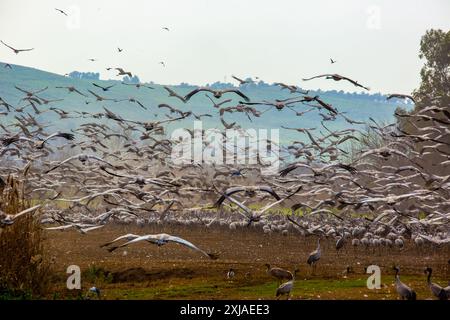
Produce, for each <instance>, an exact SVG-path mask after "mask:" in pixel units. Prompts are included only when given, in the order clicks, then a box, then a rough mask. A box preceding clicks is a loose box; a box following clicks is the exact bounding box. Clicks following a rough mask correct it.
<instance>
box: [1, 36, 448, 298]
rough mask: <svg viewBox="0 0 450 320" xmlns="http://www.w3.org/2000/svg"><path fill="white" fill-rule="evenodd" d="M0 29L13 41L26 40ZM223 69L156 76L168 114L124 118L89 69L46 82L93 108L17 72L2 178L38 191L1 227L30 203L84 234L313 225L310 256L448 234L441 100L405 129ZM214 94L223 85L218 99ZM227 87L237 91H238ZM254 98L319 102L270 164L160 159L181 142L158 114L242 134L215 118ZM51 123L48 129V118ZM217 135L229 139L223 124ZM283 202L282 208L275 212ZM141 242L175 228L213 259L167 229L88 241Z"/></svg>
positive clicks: (52, 223) (248, 110)
mask: <svg viewBox="0 0 450 320" xmlns="http://www.w3.org/2000/svg"><path fill="white" fill-rule="evenodd" d="M167 31H168V29H167ZM2 43H3V44H4V45H5V46H7V47H9V48H10V49H11V50H13V51H14V53H16V54H17V53H19V52H21V51H24V50H20V49H15V48H13V47H11V46H9V45H7V44H6V43H4V42H3V41H2ZM26 50H32V49H26ZM332 63H334V61H332ZM10 68H11V66H10ZM115 69H116V70H117V71H118V72H119V74H118V75H129V76H131V72H129V71H125V70H124V69H123V68H119V67H117V68H115ZM11 72H13V70H12V71H11ZM318 77H322V78H326V79H330V80H334V81H342V80H343V81H347V82H349V83H351V84H353V85H354V86H356V87H360V88H363V89H365V90H369V88H368V87H366V86H363V85H361V84H360V83H359V82H357V81H354V80H352V79H350V78H347V77H344V76H341V75H338V74H324V75H319V76H315V77H312V78H308V79H304V80H305V81H309V80H312V79H314V78H318ZM234 79H236V80H237V81H239V86H236V87H232V88H229V89H225V90H216V89H212V88H209V87H200V88H197V89H195V90H193V91H191V92H189V93H187V94H186V95H181V94H179V93H177V92H176V91H174V90H173V89H172V88H170V87H164V88H165V90H166V91H167V93H168V97H167V102H166V103H164V104H160V105H159V106H157V107H159V108H167V109H169V110H170V114H171V115H167V116H166V118H164V119H161V120H157V121H156V120H155V121H145V120H131V119H125V118H123V117H122V116H121V115H120V114H118V113H115V112H113V111H111V110H110V109H111V108H108V107H105V106H103V103H111V104H113V103H115V102H117V101H123V99H122V100H121V99H120V97H116V96H114V89H112V87H113V86H110V87H102V86H100V85H98V84H95V83H94V84H93V86H92V88H91V89H92V90H91V89H89V90H88V92H83V90H81V89H77V88H76V87H74V86H68V87H57V88H62V89H65V90H67V93H66V94H67V95H70V94H78V95H81V96H84V97H88V96H89V95H90V96H92V97H93V98H94V100H95V101H96V102H101V103H102V106H103V109H102V110H100V111H99V106H98V105H97V106H96V105H95V102H93V103H92V104H93V105H94V106H92V107H91V106H89V107H86V108H84V107H80V110H67V109H65V108H64V107H63V105H61V107H59V108H58V107H56V105H58V104H61V103H62V101H63V100H64V97H65V96H64V95H63V94H61V97H59V98H58V99H56V100H50V99H49V98H45V93H46V90H47V88H37V89H25V88H22V87H19V86H16V89H17V92H20V94H22V95H23V96H22V97H21V99H20V101H19V102H18V103H13V102H11V101H6V100H4V99H3V98H1V97H0V108H1V114H2V117H4V118H3V119H8V120H6V121H3V120H2V121H0V129H1V132H0V141H1V147H0V161H1V164H0V165H1V167H0V174H1V175H0V190H3V189H5V188H8V176H12V177H14V178H15V179H18V180H20V181H22V182H23V184H24V190H25V193H26V196H27V198H29V199H33V200H35V201H39V203H40V204H38V205H36V206H34V207H32V208H29V209H27V210H25V211H23V212H20V213H18V214H16V215H10V214H6V213H4V212H0V228H7V227H8V226H9V225H11V224H13V223H14V221H16V219H17V218H18V217H20V216H22V215H25V214H33V213H34V212H38V211H39V212H40V213H41V221H42V224H44V225H49V226H48V227H46V229H48V230H66V229H70V228H72V229H76V230H78V231H80V233H82V234H84V233H87V232H95V230H97V229H99V228H102V227H104V226H105V225H106V224H107V223H137V224H139V225H144V224H158V225H162V226H164V225H166V224H167V225H168V224H176V225H185V226H190V225H194V224H200V225H204V226H206V227H214V226H228V227H229V228H230V229H232V230H235V229H241V230H243V231H244V232H245V230H248V229H249V228H252V229H255V230H261V232H262V233H264V234H271V233H274V232H280V233H281V234H283V235H287V234H290V233H292V234H295V235H298V236H299V237H302V236H303V237H306V236H316V237H317V239H318V240H317V249H316V250H315V251H314V252H312V253H311V254H310V256H309V257H308V259H307V263H308V264H309V265H311V266H312V267H313V268H314V267H315V266H316V265H317V263H318V262H319V260H320V258H321V249H320V239H323V238H334V239H335V240H336V250H340V249H341V248H342V247H344V246H347V245H351V246H355V247H366V248H369V247H373V248H376V247H384V248H386V249H388V250H394V249H396V250H398V249H401V248H403V247H404V246H405V245H406V242H408V243H410V244H411V245H416V246H422V247H423V246H428V247H429V248H431V247H433V246H436V247H437V246H446V245H448V244H449V242H450V234H449V231H450V230H449V219H450V213H449V208H450V200H449V199H450V197H449V191H450V175H446V176H445V175H442V173H443V172H445V169H446V168H447V169H448V165H449V164H450V153H449V146H450V139H449V137H450V113H449V110H448V108H446V107H440V106H430V107H427V108H423V109H421V110H416V111H414V112H412V113H405V114H397V116H398V117H399V118H400V119H401V120H402V121H404V123H407V124H409V128H410V129H411V128H412V129H411V132H408V131H407V130H406V129H405V128H404V127H400V126H399V125H398V124H397V123H394V124H389V125H381V124H379V123H377V122H376V121H375V120H373V119H368V120H367V121H360V120H358V121H357V120H354V119H351V118H350V117H349V116H348V115H344V113H343V112H341V111H340V110H339V109H340V107H338V106H333V105H331V104H330V103H327V102H326V101H324V100H323V99H322V98H320V97H319V96H310V95H309V92H304V91H302V90H301V89H300V88H299V87H297V86H295V85H287V84H283V83H277V84H276V85H278V86H280V89H281V90H288V91H289V92H290V93H291V94H292V95H293V97H292V98H289V99H277V100H274V101H254V100H252V97H251V96H248V95H246V94H244V93H243V92H242V91H243V90H241V89H240V88H241V87H245V85H246V84H247V83H248V82H249V81H250V80H241V79H239V78H237V77H234ZM118 85H120V83H119V84H118ZM124 85H130V84H128V83H124ZM133 85H135V86H136V90H138V89H139V88H140V87H148V88H149V89H152V87H149V86H148V85H146V84H133ZM98 90H101V92H99V91H98ZM61 93H62V91H61ZM200 93H202V94H204V96H202V97H203V98H204V99H208V100H209V101H211V111H210V112H209V113H207V114H202V115H197V114H195V113H194V112H190V111H186V110H183V109H182V108H181V109H177V108H175V107H173V106H171V101H173V99H177V100H179V101H181V102H182V103H184V104H187V103H189V100H190V99H191V98H192V97H193V96H194V95H199V94H200ZM149 94H151V91H149ZM224 95H226V96H227V97H229V98H230V99H227V100H222V101H220V99H221V98H222V97H223V96H224ZM231 98H237V99H238V100H241V99H242V101H239V102H238V103H236V102H233V101H234V100H232V99H231ZM392 98H401V99H408V98H409V99H413V98H412V97H410V96H406V95H401V94H393V95H389V96H388V99H392ZM125 100H128V101H129V102H130V104H129V105H128V107H129V108H134V107H136V104H137V105H138V106H139V107H141V108H143V109H146V110H147V109H148V107H145V106H144V104H143V103H141V102H140V101H137V100H135V99H125ZM261 107H263V108H265V109H266V108H268V107H269V108H275V109H276V110H278V111H279V112H291V113H292V116H294V117H296V116H298V117H299V118H298V119H299V123H300V124H301V122H302V121H301V116H302V115H303V114H304V113H306V112H318V113H320V114H321V115H322V117H323V121H321V122H320V123H318V124H317V128H302V127H299V128H287V129H291V130H295V131H297V132H298V135H299V141H295V142H293V143H292V144H290V145H282V146H280V150H281V153H282V155H283V158H285V159H288V160H285V161H284V162H283V164H284V166H283V168H282V169H281V170H280V171H279V173H278V174H273V175H263V174H261V173H260V169H261V167H264V166H265V165H267V164H264V163H262V162H261V161H260V159H259V158H258V159H257V160H258V161H256V162H257V164H248V165H245V164H239V165H236V164H235V165H231V164H216V165H209V164H201V165H199V164H196V163H189V164H183V165H179V164H174V163H173V162H171V156H172V150H173V148H175V147H176V145H177V144H178V143H182V142H180V141H172V140H171V139H169V138H168V137H167V135H166V134H165V133H166V125H167V124H168V123H171V124H172V125H173V124H174V123H175V124H176V123H177V121H180V120H182V119H189V118H192V119H200V118H201V117H210V118H217V122H218V123H222V124H223V126H224V128H226V129H229V128H234V129H239V128H240V129H241V132H242V134H243V135H245V130H242V128H241V127H240V126H239V124H238V123H237V122H233V123H227V122H226V120H225V117H226V115H227V113H234V112H239V113H244V114H245V115H246V116H247V117H248V118H250V119H252V120H256V118H260V117H262V116H263V114H264V112H261V109H260V108H261ZM305 108H307V109H305ZM96 109H97V110H96ZM44 112H54V113H56V114H57V115H59V121H58V123H53V124H49V123H47V122H46V121H45V117H43V116H39V117H38V115H42V114H43V113H44ZM173 114H175V115H176V116H172V115H173ZM339 117H341V118H342V119H344V120H345V121H346V122H347V123H349V128H347V129H344V130H330V129H329V128H328V127H327V125H326V122H332V121H335V120H336V119H338V118H339ZM72 118H82V119H83V120H84V122H83V123H82V124H81V125H80V126H79V127H78V128H76V129H72V130H70V131H69V132H64V131H61V130H62V129H60V128H64V127H65V126H64V122H65V121H70V120H71V119H72ZM219 119H220V122H219ZM418 123H421V125H420V126H419V125H418ZM281 125H282V124H280V126H281ZM52 126H54V127H55V129H54V130H55V131H54V132H49V129H48V128H51V127H52ZM364 127H367V128H370V130H371V132H372V134H373V135H374V137H375V138H376V139H377V141H379V144H378V145H377V146H376V147H370V146H365V145H364V144H361V147H360V149H359V150H356V151H354V152H350V151H348V149H347V150H345V147H346V146H348V144H349V143H350V142H351V141H353V142H356V143H358V142H361V141H362V140H363V138H364V135H365V134H366V133H365V132H364V131H363V130H361V128H364ZM412 131H414V132H412ZM192 136H194V132H192ZM221 142H222V144H226V143H227V141H226V137H224V139H223V141H221ZM265 142H270V141H265ZM287 162H290V163H287ZM446 172H447V173H448V170H447V171H446ZM62 204H68V205H62ZM194 204H195V205H194ZM286 208H289V212H290V214H286V212H285V209H286ZM138 242H145V243H149V244H155V245H158V246H162V245H165V244H167V243H169V242H175V243H178V244H181V245H183V246H186V247H187V248H189V249H192V250H195V251H196V252H198V253H200V254H202V255H203V256H205V257H206V258H208V259H220V255H219V254H217V253H214V252H206V251H205V250H203V249H201V248H200V247H201V246H197V245H194V244H193V243H191V242H189V241H188V240H186V239H183V238H180V237H177V236H173V235H169V234H165V233H162V234H150V235H137V234H125V235H120V236H118V237H117V238H116V239H112V240H111V241H110V242H108V243H105V244H99V245H101V246H102V247H105V248H107V249H108V251H109V252H112V251H114V250H116V249H118V248H123V247H125V246H129V245H133V244H135V243H138ZM105 254H108V253H107V252H105ZM267 268H268V273H269V274H271V275H273V276H274V277H276V278H277V279H280V280H287V282H284V283H282V284H281V285H280V286H279V288H278V289H277V296H280V295H283V294H288V295H289V293H290V291H291V289H292V287H293V285H294V280H295V273H294V274H292V273H291V272H289V271H286V270H283V269H280V268H275V267H270V265H268V266H267ZM396 272H397V274H396V288H397V291H398V293H399V295H400V296H401V298H406V299H414V298H415V293H414V291H413V290H412V289H411V288H409V287H407V286H406V285H405V284H403V283H402V282H401V281H400V278H399V276H398V272H399V269H398V268H397V267H396ZM427 272H428V282H429V285H430V289H431V290H432V292H433V294H434V295H435V296H436V297H437V298H439V299H448V298H449V296H450V287H446V288H443V287H440V286H438V285H437V284H434V283H432V282H431V280H430V278H431V273H432V270H431V269H427ZM227 276H228V277H229V278H232V277H234V271H233V270H230V271H229V272H228V274H227Z"/></svg>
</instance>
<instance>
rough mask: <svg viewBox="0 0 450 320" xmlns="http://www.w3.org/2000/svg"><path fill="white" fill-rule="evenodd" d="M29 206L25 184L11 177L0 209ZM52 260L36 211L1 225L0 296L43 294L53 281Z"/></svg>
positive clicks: (16, 209)
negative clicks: (35, 215)
mask: <svg viewBox="0 0 450 320" xmlns="http://www.w3.org/2000/svg"><path fill="white" fill-rule="evenodd" d="M29 207H30V203H29V202H28V201H27V200H25V199H24V197H23V185H22V186H21V184H20V183H19V182H18V181H17V180H15V179H14V178H12V177H8V179H7V182H6V185H5V186H4V188H3V190H2V192H1V194H0V210H2V211H3V212H5V213H7V214H16V213H18V212H20V211H22V210H25V209H27V208H29ZM50 277H51V274H50V263H49V261H48V259H46V254H45V251H44V247H43V230H42V228H41V225H40V223H39V221H38V220H37V219H36V218H35V217H34V216H33V215H25V216H22V217H20V218H18V219H17V220H16V221H15V222H14V224H12V225H8V226H6V227H4V228H0V299H14V298H21V299H30V298H37V297H40V296H44V295H45V294H46V293H47V292H48V287H49V283H50Z"/></svg>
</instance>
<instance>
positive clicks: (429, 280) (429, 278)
mask: <svg viewBox="0 0 450 320" xmlns="http://www.w3.org/2000/svg"><path fill="white" fill-rule="evenodd" d="M427 273H428V277H427V282H428V284H430V283H431V273H432V271H431V270H427Z"/></svg>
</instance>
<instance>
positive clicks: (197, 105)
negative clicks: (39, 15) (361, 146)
mask: <svg viewBox="0 0 450 320" xmlns="http://www.w3.org/2000/svg"><path fill="white" fill-rule="evenodd" d="M92 82H95V83H97V84H99V85H101V86H109V85H115V86H114V87H113V88H111V89H110V90H109V91H108V92H103V91H102V90H101V89H99V88H96V87H94V86H93V85H92ZM150 85H151V86H152V87H154V90H151V89H148V88H140V89H137V88H136V87H134V86H126V85H123V84H121V81H120V80H107V81H105V80H95V81H92V80H85V79H75V78H71V77H64V76H61V75H57V74H53V73H49V72H46V71H42V70H38V69H34V68H28V67H23V66H19V65H12V70H11V69H9V68H3V67H1V68H0V97H1V98H3V100H5V101H7V102H8V103H10V104H12V105H13V106H16V105H20V104H19V100H20V99H21V98H22V97H23V93H22V92H20V91H18V90H17V89H15V88H14V86H19V87H21V88H23V89H29V90H38V89H41V88H44V87H48V90H46V91H44V92H43V93H42V94H40V95H39V96H41V97H43V98H45V99H49V100H50V99H64V100H63V101H59V102H54V103H51V104H49V105H48V106H45V108H48V107H50V106H53V107H58V108H61V109H64V110H66V111H73V110H76V111H80V112H81V111H87V112H93V113H95V112H102V111H103V108H102V107H103V106H105V107H107V108H108V109H110V110H111V111H113V112H117V113H118V114H120V115H121V116H122V117H123V118H125V119H132V120H140V121H145V120H148V121H150V120H155V119H163V118H165V114H166V113H167V109H159V108H158V105H159V104H161V103H167V104H169V105H172V106H174V107H176V108H179V109H182V110H185V111H193V112H194V113H196V114H202V113H210V114H212V115H213V117H212V118H203V123H204V127H205V128H211V127H217V128H222V127H223V126H222V124H221V123H220V118H219V115H218V110H217V109H214V108H213V107H212V104H211V102H210V101H209V99H207V98H206V97H205V95H204V94H198V95H196V96H194V97H193V98H192V99H191V100H190V101H189V103H187V104H184V103H182V102H181V101H179V100H178V99H176V98H173V97H168V94H167V92H166V90H164V88H163V87H162V85H158V84H153V83H152V84H150ZM57 86H74V87H76V88H77V89H78V90H79V91H81V92H82V93H84V94H85V95H86V96H87V97H83V96H81V95H79V94H77V93H70V94H69V93H68V92H67V90H64V89H56V88H55V87H57ZM169 86H170V87H171V88H172V89H174V90H175V91H176V92H178V93H180V94H182V95H184V94H186V93H187V92H189V91H190V90H192V89H193V88H195V86H193V85H189V84H182V85H173V86H172V85H169ZM211 86H212V87H230V86H233V84H224V83H214V84H211ZM336 87H339V86H338V85H336ZM88 89H89V90H91V91H93V92H95V93H97V94H99V95H101V96H103V97H106V98H111V99H116V100H121V99H127V98H130V97H134V98H135V99H137V100H139V101H140V102H142V103H143V104H144V105H145V106H146V107H147V108H148V110H147V111H146V110H143V109H142V108H140V107H139V106H138V105H137V104H135V103H130V102H127V101H125V102H117V103H116V102H113V101H103V102H97V101H95V98H94V97H93V96H92V95H91V94H90V93H89V92H88ZM240 90H241V91H242V92H243V93H244V94H246V95H247V96H248V97H250V99H251V100H252V101H261V100H269V101H273V100H275V99H285V98H288V97H292V96H293V95H291V94H290V93H289V92H288V91H287V90H281V88H280V87H278V86H274V85H271V84H267V83H264V82H260V83H256V84H246V85H243V86H241V87H240ZM309 95H319V96H320V98H321V99H323V100H324V101H326V102H327V103H330V104H332V105H333V106H334V107H335V108H337V109H338V110H339V111H340V112H345V113H346V116H348V117H350V118H351V119H353V120H357V121H367V120H368V119H369V117H372V118H373V119H375V120H377V121H381V122H392V121H393V120H394V116H393V113H394V110H395V109H396V107H398V106H401V107H403V108H406V109H410V108H412V106H411V105H407V104H404V103H403V101H399V100H397V101H392V102H390V101H386V100H385V96H383V95H381V94H372V95H369V94H358V93H344V92H343V91H340V92H338V91H316V92H310V93H309ZM226 98H233V101H232V102H231V103H229V104H227V105H226V106H231V105H233V104H234V105H235V104H236V103H238V101H239V99H237V98H236V96H234V95H232V94H230V95H225V96H224V99H226ZM222 100H223V99H222ZM22 104H24V103H23V102H22ZM309 108H310V107H308V106H304V105H298V106H297V107H295V109H296V110H297V111H304V110H307V109H309ZM265 109H266V108H265V107H258V110H265ZM26 110H27V111H29V112H32V109H31V108H29V109H26ZM1 119H2V122H3V121H4V122H10V121H13V119H12V118H11V117H8V118H6V117H5V116H2V118H1ZM39 119H40V120H44V121H45V122H48V123H49V124H50V125H51V126H53V127H54V128H59V129H62V128H65V129H68V128H75V127H77V126H78V125H79V124H80V123H81V122H82V121H87V120H86V119H69V120H65V121H58V120H59V117H58V116H57V115H56V114H55V113H54V112H46V113H43V114H41V115H39ZM225 119H226V121H227V122H234V121H238V123H239V124H240V125H241V126H242V127H244V128H248V127H252V128H279V127H280V126H281V125H284V126H287V127H305V128H311V127H318V128H319V127H320V121H321V120H322V117H321V116H320V115H319V114H318V112H317V111H316V110H315V111H313V112H309V113H306V114H305V115H303V116H301V117H298V116H296V115H295V113H294V112H293V111H291V110H288V109H286V110H283V111H277V110H275V109H271V110H269V111H267V112H266V113H264V114H263V115H262V116H261V117H260V118H252V122H251V121H249V119H248V118H247V117H246V115H245V114H240V113H233V114H229V113H227V114H225ZM89 121H91V120H89ZM103 121H104V120H103ZM193 121H194V120H193V118H189V119H186V120H183V121H181V122H177V123H176V124H174V125H171V126H169V128H168V130H169V131H170V129H173V128H175V127H180V126H183V127H192V126H193ZM326 125H327V127H328V128H330V129H342V128H348V127H350V125H349V124H348V123H347V122H345V121H344V120H343V118H341V117H339V118H337V119H336V120H335V121H328V122H326ZM280 139H281V140H282V142H288V141H291V140H303V139H304V136H303V134H299V133H296V132H293V131H288V130H281V131H280Z"/></svg>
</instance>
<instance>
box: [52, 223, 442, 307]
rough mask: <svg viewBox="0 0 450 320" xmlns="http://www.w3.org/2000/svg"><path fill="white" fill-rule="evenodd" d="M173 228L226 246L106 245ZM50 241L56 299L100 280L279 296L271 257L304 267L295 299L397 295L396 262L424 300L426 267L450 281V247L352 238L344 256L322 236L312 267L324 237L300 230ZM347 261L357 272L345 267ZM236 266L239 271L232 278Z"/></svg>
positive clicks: (126, 294)
mask: <svg viewBox="0 0 450 320" xmlns="http://www.w3.org/2000/svg"><path fill="white" fill-rule="evenodd" d="M162 232H165V233H169V234H172V235H177V236H180V237H183V238H185V239H187V240H188V241H191V242H192V243H194V244H196V245H197V246H198V247H200V248H202V249H204V250H205V251H207V252H219V253H220V257H219V259H217V260H209V259H208V258H206V257H204V256H202V255H201V254H199V253H198V252H194V251H192V250H190V249H188V248H186V247H184V246H181V245H178V244H175V243H169V244H167V245H164V246H162V247H157V246H155V245H151V244H147V243H138V244H135V245H132V246H129V247H126V248H121V249H118V250H116V251H115V252H113V253H110V252H108V251H107V250H106V249H105V248H100V247H99V245H100V244H102V243H105V242H108V241H111V240H112V239H114V238H116V237H117V236H120V235H123V234H125V233H136V234H140V235H143V234H149V233H152V234H153V233H162ZM46 247H47V249H48V250H49V252H50V256H51V257H52V259H53V260H54V266H53V268H54V272H55V277H54V280H53V288H52V289H53V290H52V291H53V292H54V293H53V294H52V295H50V296H49V297H48V298H49V299H52V298H53V299H67V298H70V299H73V298H80V297H81V295H85V294H86V292H87V291H88V288H90V287H91V286H93V285H95V286H97V287H98V288H99V289H100V290H101V292H102V296H103V298H104V299H274V298H275V291H276V288H277V286H278V283H277V280H276V279H274V278H271V277H270V276H268V275H267V274H266V272H265V270H266V269H265V266H264V264H265V263H270V264H271V265H273V266H278V267H283V268H286V269H289V270H291V271H293V270H294V269H295V268H299V269H300V272H299V275H298V277H297V281H296V282H295V286H294V289H293V290H292V296H291V298H292V299H377V300H378V299H397V294H396V291H395V288H394V287H393V283H394V276H393V271H392V266H393V265H394V264H396V265H399V266H400V268H401V279H402V281H403V282H405V283H406V284H408V285H410V286H411V287H412V288H413V289H414V290H415V291H416V292H417V297H418V299H430V298H432V295H431V293H430V291H429V288H428V287H427V285H426V277H425V274H424V273H423V270H424V268H425V267H427V266H431V267H432V268H433V282H436V283H439V284H440V285H441V286H447V282H448V281H449V280H450V266H449V265H448V262H447V261H448V260H449V258H450V249H449V246H447V247H442V248H431V247H428V246H424V247H422V248H416V247H415V246H412V245H408V244H407V245H406V247H405V248H404V249H402V250H400V249H398V248H384V247H383V248H377V249H375V250H373V249H372V248H370V249H366V248H362V247H360V248H356V249H355V248H353V247H351V244H350V242H348V243H347V244H346V246H345V247H344V249H342V250H341V252H339V255H338V254H337V253H336V250H335V249H334V240H333V239H330V240H324V241H323V243H322V258H321V259H320V262H319V264H318V266H317V269H316V270H315V272H314V274H312V270H311V268H310V267H309V266H308V265H307V264H306V259H307V257H308V255H309V253H310V252H311V251H313V250H314V249H315V247H316V237H308V238H304V237H301V236H299V235H295V234H293V233H291V234H289V235H287V236H283V235H281V234H275V233H274V234H271V235H268V234H263V233H262V231H260V230H254V229H252V228H249V229H244V230H243V229H241V230H239V229H238V230H229V229H228V228H222V227H218V226H216V227H211V228H208V229H207V228H204V227H201V226H189V227H185V226H174V225H169V226H168V225H164V226H157V225H153V226H145V227H138V226H136V225H107V226H105V227H104V228H102V229H99V230H95V231H92V232H90V233H88V234H85V235H82V234H80V233H79V232H77V231H63V232H60V231H48V232H47V239H46ZM371 264H376V265H378V266H380V267H381V272H382V288H381V289H379V290H369V289H368V288H367V287H366V281H367V278H368V276H369V274H365V271H364V267H367V266H368V265H371ZM69 265H78V266H80V268H81V270H82V290H81V291H79V290H78V291H77V290H72V291H69V290H67V289H66V280H67V277H68V275H67V274H66V273H65V272H66V269H67V267H68V266H69ZM347 266H351V267H352V268H353V271H354V273H350V274H345V273H344V270H346V267H347ZM229 268H233V269H235V270H236V276H235V278H234V279H232V280H228V279H227V278H226V272H227V271H228V269H229Z"/></svg>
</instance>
